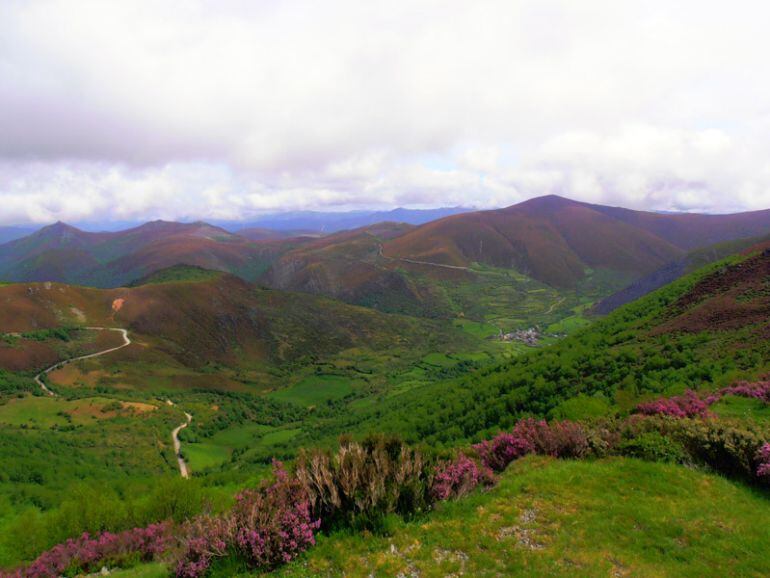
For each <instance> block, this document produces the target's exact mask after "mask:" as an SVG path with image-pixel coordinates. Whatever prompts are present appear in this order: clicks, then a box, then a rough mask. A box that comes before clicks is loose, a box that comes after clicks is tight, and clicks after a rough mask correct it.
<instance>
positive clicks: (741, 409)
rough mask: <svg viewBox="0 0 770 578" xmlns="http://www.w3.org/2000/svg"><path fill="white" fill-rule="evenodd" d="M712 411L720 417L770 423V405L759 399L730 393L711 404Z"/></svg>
mask: <svg viewBox="0 0 770 578" xmlns="http://www.w3.org/2000/svg"><path fill="white" fill-rule="evenodd" d="M711 411H712V412H713V413H715V414H716V415H718V416H719V417H733V418H741V419H753V420H757V421H762V422H767V423H770V405H768V404H766V403H762V402H761V401H759V400H758V399H749V398H745V397H736V396H733V395H728V396H726V397H724V398H722V399H721V400H720V401H719V402H718V403H715V404H714V405H713V406H711Z"/></svg>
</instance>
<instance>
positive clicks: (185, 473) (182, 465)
mask: <svg viewBox="0 0 770 578" xmlns="http://www.w3.org/2000/svg"><path fill="white" fill-rule="evenodd" d="M166 403H167V404H168V405H174V402H173V401H171V400H170V399H167V400H166ZM184 416H185V418H187V421H186V422H184V423H183V424H180V425H178V426H177V427H175V428H174V429H173V430H172V432H171V439H172V440H173V442H174V454H175V455H176V461H177V463H178V464H179V473H180V475H181V476H182V477H183V478H189V477H190V469H189V468H188V467H187V462H186V461H185V460H184V458H183V457H182V442H180V441H179V432H180V431H182V430H183V429H184V428H186V427H187V426H188V425H190V422H191V421H192V416H191V415H190V414H189V413H187V412H184Z"/></svg>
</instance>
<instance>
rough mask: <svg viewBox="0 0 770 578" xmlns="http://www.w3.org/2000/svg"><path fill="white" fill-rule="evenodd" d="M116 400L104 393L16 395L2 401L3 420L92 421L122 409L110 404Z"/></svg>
mask: <svg viewBox="0 0 770 578" xmlns="http://www.w3.org/2000/svg"><path fill="white" fill-rule="evenodd" d="M115 403H116V402H115V400H114V399H108V398H104V397H90V398H83V399H78V400H73V401H68V400H64V399H59V398H51V397H35V396H26V397H22V398H14V399H11V400H9V401H8V402H7V403H5V404H3V405H0V424H5V425H12V426H25V427H29V426H31V427H40V428H50V427H52V426H65V425H89V424H92V423H94V422H95V421H97V420H102V419H107V418H111V417H115V415H116V414H117V413H119V412H122V411H123V410H120V409H118V408H113V407H111V406H114V405H115ZM116 410H118V411H116Z"/></svg>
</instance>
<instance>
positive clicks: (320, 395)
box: [269, 375, 354, 407]
mask: <svg viewBox="0 0 770 578" xmlns="http://www.w3.org/2000/svg"><path fill="white" fill-rule="evenodd" d="M353 391H354V388H353V384H351V383H350V380H348V379H346V378H344V377H340V376H338V375H312V376H309V377H306V378H305V379H303V380H301V381H299V382H297V383H295V384H294V385H292V386H289V387H287V388H285V389H279V390H278V391H274V392H271V393H270V394H269V396H270V397H272V398H273V399H278V400H281V401H290V402H292V403H296V404H297V405H301V406H305V407H307V406H312V405H318V404H320V403H323V402H325V401H328V400H335V399H340V398H343V397H345V396H346V395H348V394H350V393H353Z"/></svg>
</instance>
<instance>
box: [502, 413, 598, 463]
mask: <svg viewBox="0 0 770 578" xmlns="http://www.w3.org/2000/svg"><path fill="white" fill-rule="evenodd" d="M512 433H513V435H514V436H515V437H517V438H519V439H522V440H525V441H527V442H528V443H529V444H531V446H532V447H533V448H534V449H535V452H536V453H538V454H541V455H547V456H554V457H557V458H582V457H584V456H586V455H587V454H588V453H589V452H590V449H591V446H590V444H589V438H588V433H587V432H586V430H585V428H583V426H581V425H580V424H579V423H576V422H571V421H556V422H552V423H551V424H550V425H549V424H548V423H547V422H546V421H545V420H536V419H533V418H529V419H523V420H521V421H519V422H518V423H516V425H515V426H514V427H513V432H512Z"/></svg>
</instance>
